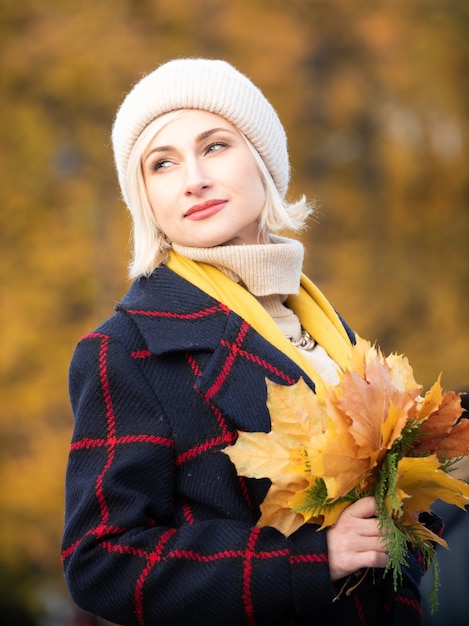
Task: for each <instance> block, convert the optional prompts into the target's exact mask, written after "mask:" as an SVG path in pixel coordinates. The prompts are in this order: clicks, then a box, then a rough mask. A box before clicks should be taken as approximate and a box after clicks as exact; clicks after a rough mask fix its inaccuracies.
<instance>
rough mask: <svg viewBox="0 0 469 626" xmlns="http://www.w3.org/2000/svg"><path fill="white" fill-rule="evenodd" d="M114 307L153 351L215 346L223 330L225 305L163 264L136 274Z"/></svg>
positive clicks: (227, 312)
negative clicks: (133, 326) (148, 272)
mask: <svg viewBox="0 0 469 626" xmlns="http://www.w3.org/2000/svg"><path fill="white" fill-rule="evenodd" d="M116 310H117V311H121V312H124V313H126V314H127V315H129V316H130V317H131V318H132V319H133V320H134V322H135V324H136V325H137V326H138V328H139V330H140V332H141V333H142V335H143V337H144V339H145V341H146V344H147V346H148V349H149V350H150V351H151V352H153V353H154V354H164V353H165V352H172V351H179V350H189V349H190V350H194V349H199V350H205V349H206V350H212V351H213V350H215V348H216V347H217V345H218V343H219V340H220V336H221V335H223V334H224V330H225V327H226V324H227V322H228V317H229V315H230V314H231V315H235V313H233V312H232V311H230V309H229V308H228V307H226V306H225V305H223V304H221V303H220V302H217V301H216V300H215V299H213V298H212V297H210V296H209V295H207V294H206V293H205V292H203V291H202V290H201V289H199V288H198V287H195V286H194V285H192V284H191V283H190V282H188V281H187V280H185V279H184V278H181V277H180V276H178V275H177V274H176V273H174V272H173V271H172V270H170V269H169V268H167V267H165V266H160V267H158V268H157V269H156V270H155V271H154V272H153V274H151V275H150V276H149V277H148V278H146V277H140V278H138V279H137V280H136V281H135V282H134V283H133V284H132V286H131V287H130V289H129V291H128V292H127V294H126V295H125V297H124V298H123V300H122V301H121V302H120V303H119V304H118V305H117V306H116Z"/></svg>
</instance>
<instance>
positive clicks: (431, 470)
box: [391, 455, 469, 546]
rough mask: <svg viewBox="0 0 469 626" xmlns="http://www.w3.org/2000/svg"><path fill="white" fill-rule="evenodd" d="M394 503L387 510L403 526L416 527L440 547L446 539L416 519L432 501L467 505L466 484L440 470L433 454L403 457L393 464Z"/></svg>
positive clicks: (439, 465)
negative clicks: (395, 500) (390, 508)
mask: <svg viewBox="0 0 469 626" xmlns="http://www.w3.org/2000/svg"><path fill="white" fill-rule="evenodd" d="M396 487H397V489H396V492H397V494H398V504H397V505H396V504H395V503H394V504H393V507H392V509H393V510H392V511H391V513H392V514H393V516H394V517H395V518H396V519H397V521H398V522H399V523H400V524H401V525H402V526H403V527H404V528H405V526H406V525H407V526H410V525H411V526H412V527H413V529H414V530H415V528H418V533H419V534H420V536H421V537H424V538H426V539H428V540H430V541H437V542H438V543H440V544H441V545H443V546H446V542H445V541H444V540H443V539H442V538H440V537H438V536H437V535H435V534H434V533H432V532H431V531H430V530H429V529H428V528H426V527H425V526H424V525H423V524H420V523H419V522H418V515H419V514H420V513H421V512H422V511H426V512H430V507H431V505H432V504H433V503H434V502H435V501H436V500H443V501H444V502H447V503H448V504H454V505H456V506H458V507H459V508H461V509H464V508H465V507H466V506H468V505H469V485H468V484H467V483H465V482H464V481H462V480H459V479H457V478H454V477H452V476H451V475H449V474H447V473H446V472H444V471H443V470H442V469H441V463H440V461H439V460H438V457H437V456H436V455H429V456H425V457H403V458H402V459H400V460H399V462H398V464H397V484H396Z"/></svg>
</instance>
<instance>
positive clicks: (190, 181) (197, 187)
mask: <svg viewBox="0 0 469 626" xmlns="http://www.w3.org/2000/svg"><path fill="white" fill-rule="evenodd" d="M211 186H212V181H211V178H210V176H209V175H208V172H207V169H206V167H204V166H203V164H202V163H200V161H198V160H195V159H194V160H193V161H191V162H188V163H187V164H186V182H185V193H186V194H187V195H195V194H198V193H200V192H201V191H202V190H203V189H207V188H208V187H211Z"/></svg>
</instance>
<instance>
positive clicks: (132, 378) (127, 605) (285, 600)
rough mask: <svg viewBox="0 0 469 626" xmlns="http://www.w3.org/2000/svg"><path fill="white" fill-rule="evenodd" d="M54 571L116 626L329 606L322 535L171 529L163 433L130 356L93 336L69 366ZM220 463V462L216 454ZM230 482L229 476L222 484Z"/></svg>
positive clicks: (234, 522) (213, 527) (204, 526)
mask: <svg viewBox="0 0 469 626" xmlns="http://www.w3.org/2000/svg"><path fill="white" fill-rule="evenodd" d="M70 396H71V402H72V408H73V412H74V417H75V425H74V433H73V438H72V443H71V449H70V455H69V461H68V466H67V475H66V511H65V529H64V537H63V553H62V558H63V563H64V571H65V577H66V582H67V585H68V588H69V591H70V593H71V595H72V597H73V599H74V600H75V602H76V603H77V605H78V606H80V607H81V608H83V609H84V610H86V611H89V612H91V613H93V614H96V615H99V616H101V617H103V618H105V619H107V620H109V621H112V622H115V623H118V624H128V625H131V624H136V625H137V624H158V623H161V624H165V626H171V625H176V624H183V623H187V616H188V615H190V622H191V624H192V625H193V626H197V625H199V624H200V625H202V624H203V625H204V626H210V625H211V624H217V625H218V624H220V623H223V624H224V625H226V626H229V625H230V624H233V625H234V624H251V625H253V626H254V625H255V624H264V623H269V624H270V623H272V624H277V623H278V624H282V623H289V621H290V616H291V615H293V614H295V613H298V614H301V613H305V612H306V613H307V612H309V611H311V610H312V608H314V607H316V608H317V607H318V606H321V605H327V604H328V603H330V602H332V598H333V596H334V593H335V591H334V589H333V587H332V584H331V583H330V577H329V569H328V564H327V553H326V543H325V533H317V532H316V529H315V528H313V527H309V528H305V529H303V530H302V531H301V532H298V533H297V534H296V536H295V537H292V538H290V539H288V540H287V539H286V538H285V537H284V536H283V535H282V534H281V533H279V532H277V531H276V530H275V529H273V528H263V529H259V528H256V527H255V526H253V524H251V523H247V522H245V521H239V520H238V519H236V518H232V519H219V518H217V516H216V514H214V515H213V519H208V520H206V521H203V522H197V523H191V521H190V519H188V520H187V523H183V524H180V523H179V522H178V523H177V524H176V523H175V522H174V510H175V507H177V505H178V503H177V502H176V501H175V497H177V496H176V495H175V493H176V489H175V481H176V473H177V465H176V462H175V453H174V438H173V433H172V432H171V429H170V427H169V425H168V420H167V419H166V417H165V413H164V410H163V408H162V407H161V406H160V405H159V402H158V398H157V397H155V395H154V392H153V391H152V389H151V387H150V385H148V383H147V382H146V381H145V380H144V379H143V377H142V374H141V370H139V368H138V367H137V366H136V359H135V358H131V356H130V355H129V354H128V353H127V351H126V349H125V348H124V347H123V346H122V345H120V344H119V343H118V342H116V341H115V340H113V339H110V338H109V337H108V336H106V335H104V334H103V335H101V334H100V333H94V334H92V335H90V336H88V337H87V338H86V339H84V340H83V341H82V342H81V343H80V344H79V346H78V347H77V349H76V351H75V354H74V356H73V359H72V363H71V367H70ZM223 457H225V455H223ZM231 479H232V478H231V477H230V480H231Z"/></svg>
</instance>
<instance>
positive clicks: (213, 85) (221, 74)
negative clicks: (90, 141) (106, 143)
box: [112, 58, 290, 204]
mask: <svg viewBox="0 0 469 626" xmlns="http://www.w3.org/2000/svg"><path fill="white" fill-rule="evenodd" d="M177 109H202V110H204V111H210V112H211V113H216V114H218V115H221V116H222V117H224V118H225V119H227V120H228V121H229V122H231V123H232V124H233V125H234V126H236V128H237V129H238V130H239V131H240V132H242V133H243V134H244V135H246V137H247V138H248V139H249V141H250V142H251V143H252V144H253V146H254V147H255V148H256V150H257V151H258V153H259V154H260V156H261V158H262V160H263V161H264V163H265V164H266V166H267V169H268V170H269V172H270V174H271V176H272V178H273V181H274V183H275V186H276V187H277V189H278V191H279V193H280V195H281V196H282V197H284V196H285V193H286V191H287V188H288V182H289V178H290V165H289V160H288V151H287V138H286V135H285V130H284V128H283V126H282V124H281V122H280V120H279V118H278V115H277V113H276V112H275V110H274V109H273V107H272V105H271V104H270V103H269V102H268V100H267V99H266V98H265V96H264V95H263V94H262V92H261V91H260V90H259V89H258V88H257V87H256V86H255V85H254V84H253V83H252V82H251V81H250V80H249V78H247V76H244V74H241V73H240V72H239V71H238V70H236V69H235V68H234V67H233V66H232V65H230V64H229V63H227V62H226V61H220V60H214V59H197V58H188V59H175V60H173V61H169V62H167V63H164V64H163V65H160V66H159V67H158V68H157V69H156V70H154V71H153V72H151V73H150V74H148V75H146V76H145V77H144V78H142V80H141V81H140V82H138V83H137V84H136V85H135V86H134V87H133V89H132V90H131V91H130V92H129V93H128V94H127V96H126V97H125V99H124V101H123V102H122V104H121V106H120V108H119V110H118V111H117V114H116V118H115V120H114V126H113V130H112V143H113V149H114V158H115V162H116V168H117V174H118V177H119V183H120V187H121V191H122V195H123V198H124V200H125V202H127V204H128V198H129V194H128V189H127V176H126V172H127V166H128V162H129V157H130V153H131V151H132V148H133V146H134V144H135V142H136V140H137V138H138V137H139V135H140V133H141V132H142V131H143V130H144V128H145V127H146V126H147V125H148V124H149V123H150V122H151V121H153V120H154V119H155V118H156V117H158V116H159V115H162V114H164V113H169V112H170V111H175V110H177Z"/></svg>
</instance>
